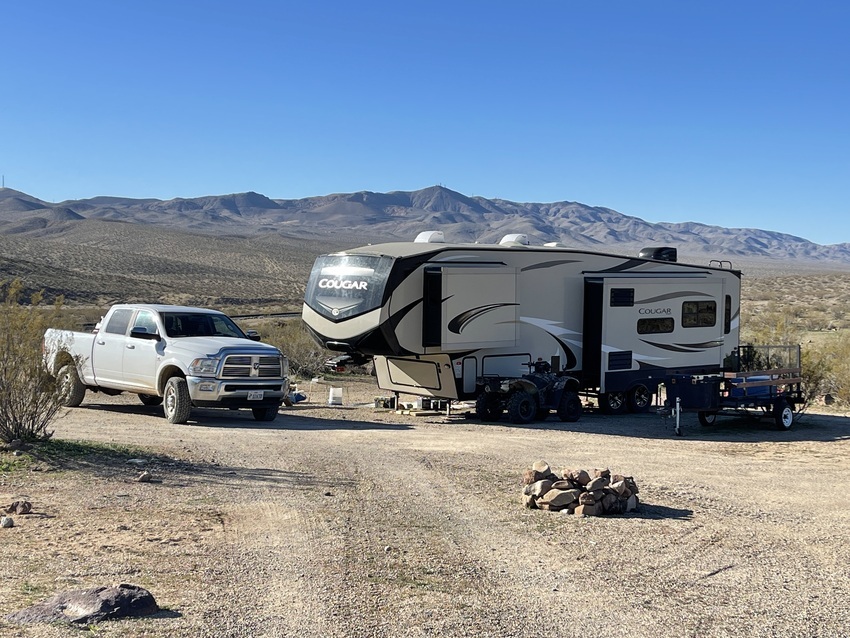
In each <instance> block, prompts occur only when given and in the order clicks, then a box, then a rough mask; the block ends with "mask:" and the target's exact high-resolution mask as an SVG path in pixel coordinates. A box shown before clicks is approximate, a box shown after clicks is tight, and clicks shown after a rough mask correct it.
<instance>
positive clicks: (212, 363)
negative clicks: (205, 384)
mask: <svg viewBox="0 0 850 638" xmlns="http://www.w3.org/2000/svg"><path fill="white" fill-rule="evenodd" d="M216 370H218V359H195V360H194V361H193V362H192V363H190V364H189V374H191V375H192V376H194V377H214V376H215V373H216Z"/></svg>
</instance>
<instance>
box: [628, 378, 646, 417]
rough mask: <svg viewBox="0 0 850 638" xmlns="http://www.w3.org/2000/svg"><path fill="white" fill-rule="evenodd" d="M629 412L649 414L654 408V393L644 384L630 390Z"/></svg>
mask: <svg viewBox="0 0 850 638" xmlns="http://www.w3.org/2000/svg"><path fill="white" fill-rule="evenodd" d="M628 401H629V412H635V413H642V412H649V408H650V406H652V392H650V391H649V388H647V387H646V386H645V385H644V384H642V383H639V384H638V385H636V386H635V387H633V388H632V389H631V390H629V396H628Z"/></svg>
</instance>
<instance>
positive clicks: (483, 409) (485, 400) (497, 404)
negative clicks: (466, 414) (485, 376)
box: [475, 392, 502, 421]
mask: <svg viewBox="0 0 850 638" xmlns="http://www.w3.org/2000/svg"><path fill="white" fill-rule="evenodd" d="M475 416H477V417H478V418H479V419H481V420H482V421H498V420H499V419H501V418H502V402H501V400H500V399H499V395H498V394H494V393H493V392H484V393H482V394H479V395H478V398H477V399H475Z"/></svg>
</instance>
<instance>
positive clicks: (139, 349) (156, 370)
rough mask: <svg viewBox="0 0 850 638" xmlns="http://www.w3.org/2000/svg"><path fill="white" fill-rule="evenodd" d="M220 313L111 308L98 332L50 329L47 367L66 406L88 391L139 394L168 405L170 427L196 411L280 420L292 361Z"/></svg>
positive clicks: (181, 308)
mask: <svg viewBox="0 0 850 638" xmlns="http://www.w3.org/2000/svg"><path fill="white" fill-rule="evenodd" d="M258 339H259V337H258V336H256V335H252V336H248V335H246V333H244V332H243V331H242V330H241V329H240V328H239V326H237V325H236V324H235V323H234V322H233V320H232V319H231V318H230V317H228V316H227V315H225V314H223V313H221V312H218V311H216V310H209V309H205V308H190V307H186V306H168V305H159V304H118V305H115V306H112V308H110V309H109V312H108V313H107V314H106V316H105V317H103V319H102V320H101V321H100V323H99V324H98V325H97V327H96V328H95V331H94V332H71V331H67V330H55V329H49V330H47V332H46V333H45V335H44V356H45V362H46V364H47V366H48V369H49V370H50V372H51V374H53V375H54V376H55V377H56V378H57V380H58V382H59V384H60V388H61V389H62V396H63V402H64V404H65V405H66V406H69V407H76V406H78V405H80V404H81V403H82V402H83V398H84V397H85V394H86V390H91V391H95V392H105V393H107V394H119V393H121V392H134V393H135V394H138V395H139V398H140V399H141V401H142V403H144V404H145V405H159V404H160V403H162V404H163V408H164V411H165V418H166V419H168V421H169V422H171V423H186V421H188V420H189V415H190V413H191V410H192V407H193V406H195V407H203V408H231V409H237V408H251V410H252V412H253V414H254V418H255V419H256V420H258V421H273V420H274V419H275V417H276V416H277V413H278V409H279V408H280V404H281V403H282V402H283V401H284V398H285V397H286V396H287V394H288V392H289V362H288V361H287V359H286V357H285V356H284V355H283V354H282V353H281V352H280V350H278V349H277V348H275V347H274V346H271V345H268V344H264V343H258V342H257V341H258Z"/></svg>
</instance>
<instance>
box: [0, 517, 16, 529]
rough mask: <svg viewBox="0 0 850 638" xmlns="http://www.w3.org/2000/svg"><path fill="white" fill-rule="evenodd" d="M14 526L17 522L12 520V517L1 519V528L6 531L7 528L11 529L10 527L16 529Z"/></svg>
mask: <svg viewBox="0 0 850 638" xmlns="http://www.w3.org/2000/svg"><path fill="white" fill-rule="evenodd" d="M14 526H15V521H14V520H12V517H11V516H4V517H3V518H0V528H4V529H5V528H9V527H14Z"/></svg>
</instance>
